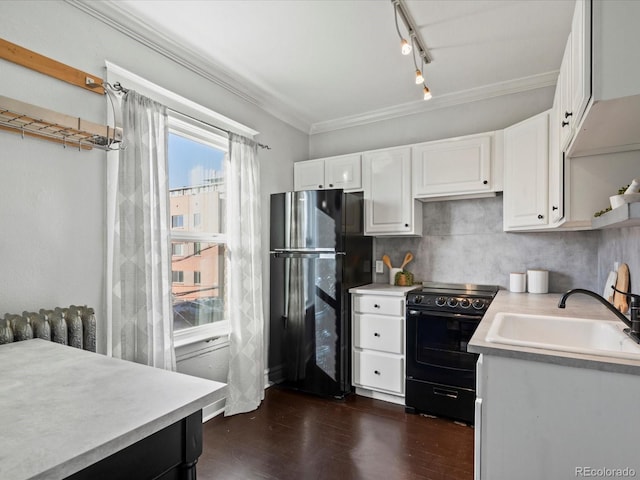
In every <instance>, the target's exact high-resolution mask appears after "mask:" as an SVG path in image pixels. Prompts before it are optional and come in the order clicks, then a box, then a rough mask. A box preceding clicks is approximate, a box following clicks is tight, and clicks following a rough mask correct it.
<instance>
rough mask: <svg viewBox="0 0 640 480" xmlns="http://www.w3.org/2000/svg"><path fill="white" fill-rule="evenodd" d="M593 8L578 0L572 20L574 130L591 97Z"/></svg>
mask: <svg viewBox="0 0 640 480" xmlns="http://www.w3.org/2000/svg"><path fill="white" fill-rule="evenodd" d="M590 25H591V9H590V5H588V4H587V1H586V0H578V1H577V2H576V6H575V9H574V12H573V20H572V22H571V87H570V91H571V95H570V97H571V100H570V112H569V113H570V114H571V120H572V122H571V123H572V125H571V126H572V130H573V131H574V132H575V129H576V128H577V126H578V123H579V122H580V119H581V118H582V114H583V113H584V109H585V108H586V106H587V102H588V100H589V98H590V97H591V29H590Z"/></svg>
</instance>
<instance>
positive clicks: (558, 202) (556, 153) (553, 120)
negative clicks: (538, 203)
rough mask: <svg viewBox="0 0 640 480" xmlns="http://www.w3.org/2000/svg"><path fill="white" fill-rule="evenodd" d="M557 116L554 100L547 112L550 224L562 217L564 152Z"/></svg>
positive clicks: (558, 113) (558, 112) (557, 107)
mask: <svg viewBox="0 0 640 480" xmlns="http://www.w3.org/2000/svg"><path fill="white" fill-rule="evenodd" d="M559 116H560V109H559V105H557V102H554V105H553V108H552V109H551V112H550V113H549V207H550V210H549V222H550V223H552V224H559V223H560V222H561V221H562V220H563V218H564V152H562V151H561V150H560V139H559V133H560V130H559V129H558V128H557V124H558V118H559Z"/></svg>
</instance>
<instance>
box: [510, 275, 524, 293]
mask: <svg viewBox="0 0 640 480" xmlns="http://www.w3.org/2000/svg"><path fill="white" fill-rule="evenodd" d="M509 291H510V292H515V293H523V292H526V291H527V274H526V273H524V272H511V273H510V274H509Z"/></svg>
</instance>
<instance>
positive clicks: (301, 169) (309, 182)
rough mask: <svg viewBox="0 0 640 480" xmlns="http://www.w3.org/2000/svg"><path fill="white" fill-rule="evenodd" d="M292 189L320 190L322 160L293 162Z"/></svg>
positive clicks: (322, 185) (322, 173)
mask: <svg viewBox="0 0 640 480" xmlns="http://www.w3.org/2000/svg"><path fill="white" fill-rule="evenodd" d="M293 188H294V190H321V189H323V188H325V186H324V160H323V159H319V160H308V161H306V162H296V163H294V164H293Z"/></svg>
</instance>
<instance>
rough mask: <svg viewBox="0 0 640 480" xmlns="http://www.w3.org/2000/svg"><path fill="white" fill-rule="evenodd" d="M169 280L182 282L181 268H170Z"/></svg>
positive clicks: (182, 273)
mask: <svg viewBox="0 0 640 480" xmlns="http://www.w3.org/2000/svg"><path fill="white" fill-rule="evenodd" d="M171 281H172V282H173V283H184V272H183V271H181V270H172V271H171Z"/></svg>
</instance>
